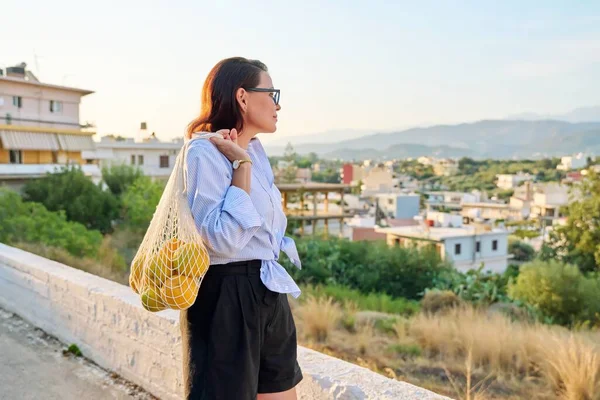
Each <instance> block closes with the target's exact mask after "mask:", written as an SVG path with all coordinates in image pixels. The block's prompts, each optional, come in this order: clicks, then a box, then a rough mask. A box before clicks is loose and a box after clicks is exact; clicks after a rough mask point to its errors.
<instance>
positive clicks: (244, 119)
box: [181, 57, 302, 400]
mask: <svg viewBox="0 0 600 400" xmlns="http://www.w3.org/2000/svg"><path fill="white" fill-rule="evenodd" d="M279 110H281V106H280V105H279V90H277V89H274V88H273V83H272V81H271V77H270V76H269V74H268V72H267V67H266V66H265V65H264V64H263V63H261V62H260V61H255V60H247V59H244V58H239V57H236V58H229V59H226V60H223V61H221V62H219V63H218V64H217V65H216V66H215V67H214V68H213V69H212V70H211V72H210V73H209V75H208V77H207V78H206V81H205V82H204V87H203V89H202V109H201V111H200V116H199V117H198V118H197V119H195V120H194V121H192V122H191V123H190V125H189V127H188V131H187V138H188V139H190V138H193V136H194V134H196V133H200V132H216V131H218V132H217V133H219V135H218V136H217V137H211V138H210V139H209V140H206V139H196V140H193V141H192V142H191V143H190V145H189V150H188V153H187V168H188V173H187V182H188V200H189V204H190V207H191V209H192V214H193V216H194V219H195V222H196V226H197V228H198V230H199V232H200V234H201V236H202V238H203V240H204V241H205V242H206V244H207V245H208V246H207V247H208V249H209V254H210V259H211V266H210V268H209V269H208V273H207V274H206V276H205V277H204V280H203V281H202V285H201V286H200V292H199V294H198V298H197V300H196V302H195V304H194V305H193V306H192V307H191V308H189V309H188V310H186V311H184V312H182V313H181V328H182V341H183V351H184V386H185V394H186V398H187V399H194V400H195V399H211V400H212V399H223V400H245V399H256V398H257V396H258V399H259V400H260V399H262V400H288V399H296V390H295V386H296V385H297V384H298V382H300V381H301V380H302V372H301V371H300V367H299V365H298V362H297V360H296V347H297V342H296V326H295V324H294V319H293V317H292V314H291V312H290V307H289V304H288V301H287V293H290V294H291V295H292V296H294V297H298V296H299V295H300V289H299V288H298V286H297V285H296V283H295V282H294V280H293V279H292V278H291V277H290V275H289V274H288V273H287V271H286V270H285V269H284V268H283V267H282V266H281V265H280V264H279V263H278V262H277V260H278V258H279V253H280V251H283V252H284V253H286V254H287V255H288V257H289V258H290V260H291V261H292V263H294V265H296V266H297V267H298V268H300V267H301V264H300V260H299V257H298V252H297V250H296V245H295V244H294V242H293V240H291V239H290V238H288V237H285V236H284V233H285V229H286V224H287V220H286V217H285V215H284V213H283V210H282V207H281V193H280V192H279V190H278V189H277V187H276V186H275V185H274V179H273V171H272V170H271V166H270V164H269V160H268V158H267V155H266V153H265V151H264V149H263V147H262V145H261V143H260V141H259V140H258V139H257V138H256V135H257V134H258V133H259V132H262V133H273V132H275V130H276V124H277V112H278V111H279Z"/></svg>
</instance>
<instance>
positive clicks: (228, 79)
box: [185, 57, 267, 139]
mask: <svg viewBox="0 0 600 400" xmlns="http://www.w3.org/2000/svg"><path fill="white" fill-rule="evenodd" d="M261 72H267V66H266V65H265V64H263V63H262V62H260V61H258V60H248V59H245V58H243V57H233V58H227V59H225V60H221V61H219V62H218V63H217V65H215V66H214V67H213V69H212V70H211V71H210V73H209V74H208V76H207V77H206V80H205V81H204V86H203V87H202V98H201V106H200V116H198V117H197V118H196V119H194V120H193V121H192V122H190V124H189V125H188V128H187V132H186V135H185V137H186V138H188V139H189V138H190V137H191V136H192V134H193V133H194V132H216V131H218V130H219V129H233V128H236V129H237V130H238V132H239V131H241V130H242V129H243V124H244V121H243V119H242V113H241V112H240V108H239V105H238V102H237V100H236V98H235V96H236V92H237V90H238V89H239V88H242V87H243V88H250V87H256V86H257V85H258V84H259V82H260V73H261Z"/></svg>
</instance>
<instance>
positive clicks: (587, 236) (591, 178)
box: [541, 171, 600, 272]
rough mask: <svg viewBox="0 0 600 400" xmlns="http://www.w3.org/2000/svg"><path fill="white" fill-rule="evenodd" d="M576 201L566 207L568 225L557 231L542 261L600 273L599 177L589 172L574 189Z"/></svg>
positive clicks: (551, 238)
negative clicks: (552, 260)
mask: <svg viewBox="0 0 600 400" xmlns="http://www.w3.org/2000/svg"><path fill="white" fill-rule="evenodd" d="M573 190H574V192H575V193H576V194H577V196H576V198H578V200H577V201H574V202H571V203H570V204H569V205H568V207H567V208H566V215H567V223H566V225H564V226H561V227H558V228H556V229H555V230H554V231H553V232H551V234H550V238H549V240H548V242H547V243H546V244H545V245H544V249H543V251H542V255H541V256H542V258H543V259H546V260H549V259H557V260H560V261H562V262H565V263H570V264H575V265H578V266H579V268H581V270H582V271H583V272H588V271H598V270H600V175H598V174H596V173H594V172H593V171H591V172H590V174H589V175H587V176H586V178H585V179H584V180H583V181H582V182H581V184H580V185H577V186H574V187H573Z"/></svg>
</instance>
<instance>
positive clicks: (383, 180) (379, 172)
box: [362, 166, 399, 195]
mask: <svg viewBox="0 0 600 400" xmlns="http://www.w3.org/2000/svg"><path fill="white" fill-rule="evenodd" d="M398 185H399V183H398V179H397V178H396V177H395V175H394V172H393V171H392V170H391V169H390V168H387V167H385V166H377V167H373V168H371V169H370V170H369V172H367V174H366V176H365V178H364V180H363V186H362V190H363V194H364V195H373V194H377V193H389V192H393V191H398V190H399V188H398Z"/></svg>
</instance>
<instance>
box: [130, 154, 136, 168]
mask: <svg viewBox="0 0 600 400" xmlns="http://www.w3.org/2000/svg"><path fill="white" fill-rule="evenodd" d="M131 165H135V154H132V155H131Z"/></svg>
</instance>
